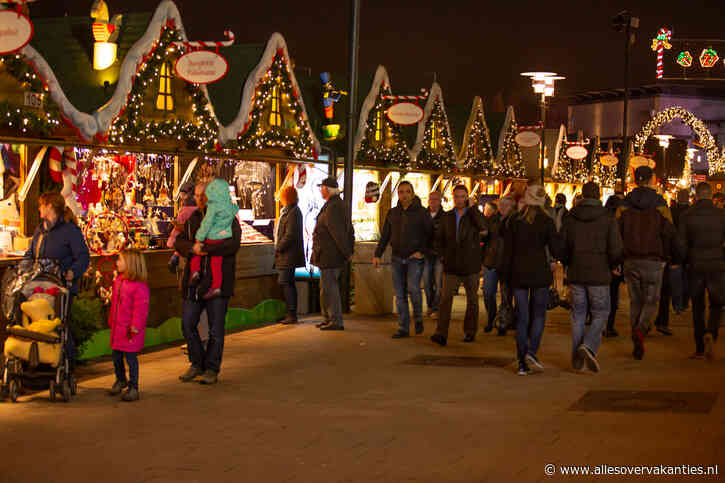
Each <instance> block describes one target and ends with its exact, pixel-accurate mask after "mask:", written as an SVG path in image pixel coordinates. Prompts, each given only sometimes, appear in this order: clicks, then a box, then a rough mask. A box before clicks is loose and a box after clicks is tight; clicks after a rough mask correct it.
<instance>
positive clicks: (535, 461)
mask: <svg viewBox="0 0 725 483" xmlns="http://www.w3.org/2000/svg"><path fill="white" fill-rule="evenodd" d="M459 299H462V297H459ZM460 302H461V301H460V300H459V301H458V305H457V308H458V309H459V310H458V312H457V315H458V316H459V317H460V316H461V312H460ZM687 315H688V316H689V314H687ZM625 317H626V314H621V315H620V318H619V320H618V326H619V327H620V328H622V329H624V328H625V327H626V325H627V323H626V319H625ZM316 321H317V319H314V318H312V319H309V320H308V321H306V323H304V324H303V325H299V326H295V327H283V326H278V325H275V326H269V327H265V328H262V329H257V330H253V331H247V332H241V333H236V334H232V335H230V336H228V337H227V342H226V350H225V359H224V365H223V372H222V374H221V380H220V383H219V384H218V385H217V386H213V387H205V386H201V385H199V384H195V383H193V384H181V383H179V382H178V381H177V376H178V374H179V373H181V372H182V371H183V370H184V369H185V367H186V363H185V360H184V358H183V356H182V353H181V351H180V350H179V348H178V347H175V348H169V349H166V350H163V351H158V352H154V353H151V354H146V355H143V356H141V391H142V399H141V401H139V402H137V403H133V404H127V403H122V402H119V401H117V400H115V399H113V398H111V397H109V396H107V395H106V394H105V390H106V389H107V388H108V387H109V386H110V385H111V384H112V382H113V376H112V370H111V367H110V364H109V363H108V362H102V363H99V364H96V365H94V366H93V367H91V368H85V369H83V372H84V373H85V374H86V379H85V380H84V381H83V382H82V383H81V389H80V393H79V395H78V396H77V398H76V399H74V400H73V402H72V403H70V404H63V403H55V404H51V403H50V402H48V399H47V392H43V393H39V394H35V395H27V396H24V397H23V398H22V400H21V402H20V403H18V404H11V403H9V402H7V403H0V428H2V429H1V431H2V438H1V440H0V455H1V456H0V481H2V482H5V481H8V482H9V481H13V482H14V481H23V482H35V481H38V482H40V481H42V482H46V481H62V482H71V481H72V482H86V481H87V482H98V481H119V482H165V481H183V482H186V481H199V482H202V481H203V482H210V481H235V482H237V481H249V482H304V483H306V482H315V483H316V482H328V481H330V482H332V481H334V482H379V481H380V482H404V481H425V482H428V481H430V482H509V481H511V482H529V481H548V480H552V481H558V480H570V481H571V480H575V479H578V478H577V477H566V478H565V477H562V476H560V475H559V474H556V475H554V476H553V477H549V476H546V474H545V465H547V464H554V465H557V468H556V471H559V468H558V466H559V465H591V466H592V469H591V471H594V468H593V467H594V466H595V465H602V464H607V465H612V466H615V465H682V464H688V465H715V464H719V471H720V472H722V471H725V458H724V457H723V456H724V453H723V451H724V450H723V448H725V400H724V399H723V397H722V396H721V395H720V396H719V397H717V399H716V400H715V403H714V405H712V408H711V409H708V410H707V412H706V413H687V412H674V410H673V409H672V407H669V406H673V407H674V409H675V410H676V409H678V406H677V404H678V403H677V401H674V400H670V399H668V398H672V397H674V398H675V399H676V396H661V398H662V399H661V400H659V401H655V402H647V401H645V400H643V399H641V398H640V399H636V400H634V401H632V400H630V401H629V402H627V401H624V402H622V403H621V404H620V406H618V407H619V409H626V408H627V407H629V406H632V407H634V408H635V409H640V410H643V411H639V412H632V411H625V412H611V411H607V412H587V411H579V410H572V406H573V405H574V404H575V403H576V402H577V401H578V400H579V399H580V398H582V396H583V395H584V394H585V393H587V391H590V390H625V391H643V390H646V391H679V392H703V393H716V395H719V394H720V393H721V392H722V389H723V384H724V381H725V360H718V361H715V362H705V361H692V360H688V359H687V356H688V355H689V354H690V353H691V352H692V349H693V344H692V342H691V338H692V336H691V330H690V329H689V324H688V321H687V319H686V318H685V317H682V318H676V319H675V320H674V322H673V325H674V330H675V336H674V337H669V338H666V337H664V336H660V335H654V336H652V337H650V338H648V340H647V354H646V358H645V360H644V361H641V362H640V361H634V360H633V359H632V358H631V356H630V353H631V343H630V341H629V338H628V337H627V336H624V337H622V336H620V337H619V338H618V339H615V340H605V342H604V345H603V347H602V349H601V353H600V356H601V357H600V358H601V362H602V367H603V370H602V372H601V373H600V374H599V375H592V374H583V375H582V374H577V373H574V372H572V371H571V370H570V369H569V368H568V360H569V333H568V313H567V312H564V311H563V310H561V309H557V310H556V311H554V312H550V313H549V320H548V322H547V329H546V332H545V334H544V340H543V345H542V350H541V359H542V361H543V362H544V363H545V364H546V366H547V370H546V371H545V373H543V374H541V375H535V376H528V377H517V376H516V375H514V373H513V369H512V367H507V368H502V367H483V368H482V367H437V366H421V365H412V364H405V363H404V362H405V361H407V360H410V359H411V358H413V357H415V356H420V355H455V356H479V357H480V356H485V357H491V358H499V359H511V360H513V353H514V341H513V337H512V336H510V335H509V336H507V337H497V336H495V335H491V334H485V335H484V334H481V335H479V337H478V339H477V340H476V342H475V343H474V344H463V343H461V342H460V339H461V337H462V334H461V324H460V320H458V321H457V322H456V323H454V325H453V327H452V330H451V335H450V338H449V346H448V347H447V348H439V347H437V346H434V345H433V344H432V343H431V342H430V341H429V340H428V336H429V335H430V334H431V333H432V322H431V321H428V322H427V326H426V333H425V336H423V337H421V336H418V337H412V338H410V339H407V340H399V341H394V340H391V339H390V335H391V334H392V332H393V329H394V321H393V319H392V318H391V317H387V318H377V319H371V318H360V317H350V318H349V319H348V320H347V322H346V324H347V330H346V331H345V332H332V333H331V332H327V333H320V332H319V331H317V330H316V329H315V328H314V325H313V323H314V322H316ZM622 332H625V330H623V331H622ZM626 332H628V331H626ZM722 349H723V352H725V347H723V348H722ZM723 356H725V354H723ZM99 374H100V375H99ZM695 396H697V395H695ZM647 409H654V411H644V410H647ZM679 409H686V408H682V407H679ZM579 478H581V477H579ZM590 478H591V477H590ZM717 478H718V477H710V478H709V480H708V479H707V478H703V477H689V478H687V477H684V476H676V477H668V478H663V477H649V478H644V477H632V476H627V477H625V476H619V477H616V476H610V477H608V478H602V479H603V480H607V479H613V480H618V481H625V480H632V479H647V480H651V481H660V480H663V479H664V480H666V481H687V480H690V481H703V480H706V481H716V480H717Z"/></svg>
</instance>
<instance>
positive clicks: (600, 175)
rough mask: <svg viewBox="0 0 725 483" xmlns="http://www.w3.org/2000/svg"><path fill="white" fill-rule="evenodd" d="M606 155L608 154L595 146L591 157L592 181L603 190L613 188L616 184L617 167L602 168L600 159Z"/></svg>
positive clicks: (598, 146)
mask: <svg viewBox="0 0 725 483" xmlns="http://www.w3.org/2000/svg"><path fill="white" fill-rule="evenodd" d="M606 154H608V153H607V152H605V151H603V150H602V147H601V146H600V145H599V144H597V145H596V147H595V148H594V153H593V155H592V181H596V182H597V183H599V184H600V185H601V186H602V187H603V188H614V185H615V184H616V182H617V165H616V164H615V165H614V166H604V165H603V164H602V162H601V158H602V156H605V155H606Z"/></svg>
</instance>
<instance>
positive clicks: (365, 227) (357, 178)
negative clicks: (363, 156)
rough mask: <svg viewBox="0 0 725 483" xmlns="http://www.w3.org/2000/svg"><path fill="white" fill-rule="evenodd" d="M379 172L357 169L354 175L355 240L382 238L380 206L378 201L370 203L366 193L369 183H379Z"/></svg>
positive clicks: (353, 212)
mask: <svg viewBox="0 0 725 483" xmlns="http://www.w3.org/2000/svg"><path fill="white" fill-rule="evenodd" d="M378 182H379V178H378V172H377V171H373V170H368V169H356V170H355V173H354V177H353V187H352V189H353V191H352V224H353V225H354V226H355V240H357V241H376V240H379V239H380V230H379V228H378V219H379V208H380V205H379V204H378V203H377V202H372V203H368V202H366V200H365V194H366V189H367V185H368V183H378Z"/></svg>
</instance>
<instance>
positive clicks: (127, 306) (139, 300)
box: [108, 276, 149, 352]
mask: <svg viewBox="0 0 725 483" xmlns="http://www.w3.org/2000/svg"><path fill="white" fill-rule="evenodd" d="M148 314H149V287H148V285H146V284H145V283H144V282H137V281H133V280H126V279H125V278H124V277H123V276H120V277H118V278H116V280H114V282H113V294H112V295H111V311H110V313H109V314H108V326H109V327H110V328H111V349H113V350H118V351H123V352H139V351H140V350H141V349H143V346H144V338H145V335H146V319H147V318H148ZM130 327H134V328H135V329H136V330H137V331H138V333H137V334H133V333H132V332H131V331H130Z"/></svg>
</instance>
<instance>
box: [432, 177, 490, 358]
mask: <svg viewBox="0 0 725 483" xmlns="http://www.w3.org/2000/svg"><path fill="white" fill-rule="evenodd" d="M453 203H454V207H453V209H452V210H451V211H448V212H446V213H445V214H444V215H443V217H442V218H441V225H440V230H439V231H438V233H437V234H436V246H437V247H438V253H439V254H440V255H441V257H443V292H442V295H441V305H440V315H439V317H438V327H437V328H436V333H435V334H433V335H432V336H431V340H432V341H433V342H435V343H436V344H439V345H441V346H444V345H446V344H447V342H448V327H449V326H450V322H451V308H452V306H453V296H454V295H455V294H456V292H458V286H459V285H460V284H461V283H462V284H463V287H464V288H465V289H466V315H465V318H464V320H463V332H464V333H465V338H464V339H463V341H464V342H473V341H474V339H475V338H476V331H477V330H478V280H479V272H480V271H481V260H482V258H483V257H482V252H481V235H483V236H486V235H488V224H487V223H486V220H485V218H484V217H483V214H482V213H481V212H480V211H479V210H478V207H477V206H475V205H474V206H469V203H468V188H466V186H465V185H458V186H456V187H455V188H453Z"/></svg>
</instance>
